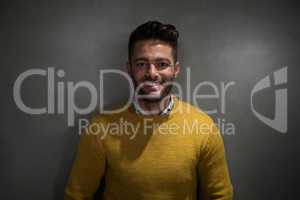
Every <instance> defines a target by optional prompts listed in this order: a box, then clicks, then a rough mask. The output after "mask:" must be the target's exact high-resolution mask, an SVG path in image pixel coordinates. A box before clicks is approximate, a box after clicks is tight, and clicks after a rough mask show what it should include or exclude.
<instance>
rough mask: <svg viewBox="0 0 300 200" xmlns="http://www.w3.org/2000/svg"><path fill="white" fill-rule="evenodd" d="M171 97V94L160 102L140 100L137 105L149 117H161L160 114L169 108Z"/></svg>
mask: <svg viewBox="0 0 300 200" xmlns="http://www.w3.org/2000/svg"><path fill="white" fill-rule="evenodd" d="M170 97H171V95H170V94H169V95H167V96H166V97H164V98H162V99H161V100H158V101H149V100H143V99H138V100H137V104H138V106H139V107H140V109H141V110H142V111H143V112H144V113H145V114H147V115H160V113H161V112H162V111H163V110H164V109H165V108H166V107H167V105H168V103H169V101H170ZM148 113H149V114H148Z"/></svg>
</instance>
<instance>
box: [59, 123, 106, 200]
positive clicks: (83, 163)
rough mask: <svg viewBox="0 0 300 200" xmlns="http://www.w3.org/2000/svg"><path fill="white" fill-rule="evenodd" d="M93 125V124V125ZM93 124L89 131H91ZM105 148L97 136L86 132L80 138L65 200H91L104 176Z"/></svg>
mask: <svg viewBox="0 0 300 200" xmlns="http://www.w3.org/2000/svg"><path fill="white" fill-rule="evenodd" d="M91 124H92V123H91ZM91 124H90V126H89V128H88V129H87V130H91V129H90V127H91ZM105 166H106V158H105V152H104V146H103V144H102V140H101V139H100V137H97V134H91V133H90V132H89V131H84V133H83V134H82V135H81V136H80V141H79V145H78V150H77V155H76V158H75V161H74V163H73V167H72V170H71V173H70V176H69V180H68V183H67V186H66V188H65V195H64V200H91V199H93V197H94V194H95V192H96V191H97V189H98V186H99V184H100V181H101V178H102V177H103V175H104V171H105Z"/></svg>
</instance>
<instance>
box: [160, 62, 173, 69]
mask: <svg viewBox="0 0 300 200" xmlns="http://www.w3.org/2000/svg"><path fill="white" fill-rule="evenodd" d="M169 65H170V64H169V63H165V62H160V63H158V66H159V68H166V67H169Z"/></svg>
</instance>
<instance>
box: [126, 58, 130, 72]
mask: <svg viewBox="0 0 300 200" xmlns="http://www.w3.org/2000/svg"><path fill="white" fill-rule="evenodd" d="M126 68H127V72H128V73H129V74H131V64H130V62H129V61H127V62H126Z"/></svg>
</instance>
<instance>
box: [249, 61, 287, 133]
mask: <svg viewBox="0 0 300 200" xmlns="http://www.w3.org/2000/svg"><path fill="white" fill-rule="evenodd" d="M287 72H288V67H283V68H281V69H279V70H276V71H275V72H274V73H273V77H274V84H273V85H274V86H280V85H282V84H286V83H287V82H288V77H287ZM269 87H271V79H270V76H266V77H264V78H263V79H261V80H260V81H259V82H258V83H256V85H255V86H254V87H253V89H252V91H251V110H252V112H253V113H254V115H255V116H256V117H257V118H258V119H259V120H260V121H262V122H263V123H265V124H266V125H268V126H269V127H271V128H273V129H275V130H277V131H279V132H281V133H287V94H288V91H287V88H280V89H275V112H274V113H275V115H274V119H270V118H268V117H266V116H264V115H262V114H260V113H259V112H257V111H256V110H255V108H254V105H253V95H254V94H255V93H257V92H260V91H261V90H264V89H267V88H269ZM261 92H262V91H261Z"/></svg>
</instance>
